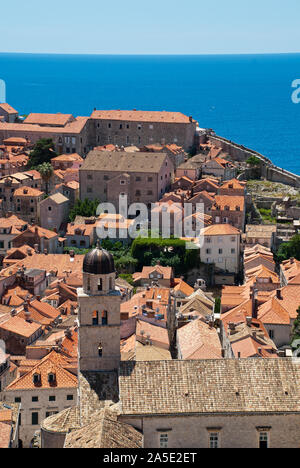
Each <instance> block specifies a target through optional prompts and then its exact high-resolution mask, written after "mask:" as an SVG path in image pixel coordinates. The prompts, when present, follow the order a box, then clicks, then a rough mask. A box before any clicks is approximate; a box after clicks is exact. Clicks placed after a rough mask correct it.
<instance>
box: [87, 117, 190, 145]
mask: <svg viewBox="0 0 300 468" xmlns="http://www.w3.org/2000/svg"><path fill="white" fill-rule="evenodd" d="M90 126H91V129H90V132H91V134H92V135H93V141H94V146H97V145H107V144H117V145H119V146H129V145H136V146H145V145H151V144H154V143H160V144H162V145H165V144H170V143H175V144H176V145H178V146H182V147H183V148H184V149H185V150H186V151H188V150H190V149H191V148H192V147H193V145H194V138H195V133H196V127H197V122H196V120H194V119H193V118H192V117H187V116H186V115H184V114H181V113H180V112H157V111H137V110H135V109H134V110H132V111H122V110H108V111H106V110H104V111H97V110H95V111H94V112H93V113H92V114H91V122H90Z"/></svg>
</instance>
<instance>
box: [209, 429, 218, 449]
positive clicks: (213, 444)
mask: <svg viewBox="0 0 300 468" xmlns="http://www.w3.org/2000/svg"><path fill="white" fill-rule="evenodd" d="M209 448H219V433H218V432H210V434H209Z"/></svg>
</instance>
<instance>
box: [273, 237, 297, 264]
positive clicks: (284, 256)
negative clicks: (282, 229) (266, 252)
mask: <svg viewBox="0 0 300 468" xmlns="http://www.w3.org/2000/svg"><path fill="white" fill-rule="evenodd" d="M276 257H277V260H278V261H279V262H282V261H284V260H288V259H289V258H291V257H294V258H296V259H297V260H300V234H296V235H295V236H293V237H292V238H291V240H290V241H289V242H284V243H283V244H281V245H280V246H279V249H278V251H277V253H276Z"/></svg>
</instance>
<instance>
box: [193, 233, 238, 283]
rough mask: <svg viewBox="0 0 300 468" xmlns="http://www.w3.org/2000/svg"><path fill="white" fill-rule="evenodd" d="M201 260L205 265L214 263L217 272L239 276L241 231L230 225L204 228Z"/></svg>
mask: <svg viewBox="0 0 300 468" xmlns="http://www.w3.org/2000/svg"><path fill="white" fill-rule="evenodd" d="M202 235H203V236H204V243H203V246H202V247H201V248H200V258H201V261H202V262H204V263H214V264H215V267H216V269H217V270H222V271H224V272H226V271H228V272H231V273H235V274H237V273H238V272H239V270H240V237H241V232H240V231H239V229H237V228H235V227H234V226H231V225H230V224H213V225H212V226H208V227H207V228H204V229H203V231H202Z"/></svg>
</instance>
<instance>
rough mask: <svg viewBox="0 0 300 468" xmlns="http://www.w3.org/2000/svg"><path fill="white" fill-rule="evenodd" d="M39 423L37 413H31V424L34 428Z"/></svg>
mask: <svg viewBox="0 0 300 468" xmlns="http://www.w3.org/2000/svg"><path fill="white" fill-rule="evenodd" d="M38 423H39V413H31V424H32V425H33V426H36V425H37V424H38Z"/></svg>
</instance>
